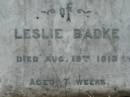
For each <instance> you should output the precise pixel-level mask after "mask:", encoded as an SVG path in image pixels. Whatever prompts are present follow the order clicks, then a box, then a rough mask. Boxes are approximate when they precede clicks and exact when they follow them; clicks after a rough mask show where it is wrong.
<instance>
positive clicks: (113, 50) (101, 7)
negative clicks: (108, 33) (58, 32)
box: [0, 0, 130, 97]
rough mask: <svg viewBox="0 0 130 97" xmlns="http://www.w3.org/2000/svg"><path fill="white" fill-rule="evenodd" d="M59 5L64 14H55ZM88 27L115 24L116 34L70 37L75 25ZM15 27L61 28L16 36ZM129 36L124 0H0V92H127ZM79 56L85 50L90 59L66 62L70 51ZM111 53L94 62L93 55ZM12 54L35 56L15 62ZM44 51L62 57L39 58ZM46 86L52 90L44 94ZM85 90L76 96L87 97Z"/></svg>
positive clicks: (128, 1)
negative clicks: (27, 36) (54, 59)
mask: <svg viewBox="0 0 130 97" xmlns="http://www.w3.org/2000/svg"><path fill="white" fill-rule="evenodd" d="M69 4H70V5H69ZM71 4H72V5H71ZM67 6H70V7H71V8H72V9H71V10H69V9H68V7H67ZM61 8H62V9H61ZM60 10H62V11H63V10H64V11H65V14H61V13H60ZM47 11H49V12H48V13H47ZM68 11H69V13H68ZM87 11H88V13H87ZM89 11H90V12H89ZM63 15H64V16H63ZM68 15H70V17H69V16H68ZM88 28H90V29H91V33H93V29H101V30H102V29H103V28H108V29H118V30H119V31H118V36H119V39H112V38H111V37H109V38H108V39H74V38H73V29H81V31H82V32H83V33H85V32H87V31H86V30H87V29H88ZM15 29H17V30H18V34H19V35H23V29H30V30H33V29H39V30H40V33H41V32H42V29H44V30H45V32H46V33H50V32H52V31H53V33H54V31H55V29H62V30H63V31H62V34H63V38H62V39H55V38H50V39H42V38H40V39H34V38H32V37H31V39H24V38H23V39H16V37H15V36H16V33H15ZM30 33H31V34H32V31H30ZM129 38H130V0H0V44H1V45H0V90H1V93H0V95H6V96H3V97H36V95H37V97H46V96H48V95H49V97H52V96H53V95H52V96H51V94H53V92H54V94H55V95H59V94H60V95H61V94H67V93H66V92H65V91H69V94H71V92H70V91H71V89H72V91H77V92H76V93H74V95H75V94H77V95H78V92H79V91H81V92H83V91H89V90H90V91H91V90H92V91H97V92H100V91H101V92H103V93H104V92H106V91H111V92H113V91H118V92H116V93H117V94H118V93H119V92H120V91H122V90H123V91H124V90H126V91H128V90H129V89H130V43H129V41H130V39H129ZM83 55H88V56H89V57H90V59H89V60H88V61H87V62H84V61H82V62H72V60H71V59H72V56H83ZM115 55H116V56H118V60H117V61H116V62H112V61H110V62H97V56H99V57H101V56H106V57H107V58H108V57H110V58H111V57H112V56H115ZM17 56H31V57H33V56H37V57H38V60H39V61H38V62H17ZM47 56H56V57H58V56H63V57H65V61H64V62H45V61H44V60H45V59H46V57H47ZM108 60H109V59H108ZM108 60H107V61H108ZM65 79H69V83H67V84H66V83H65ZM36 80H37V81H36ZM46 80H51V81H52V83H51V84H50V82H49V81H46ZM78 80H85V81H87V82H86V84H87V85H86V84H82V85H78V84H77V81H78ZM101 80H102V81H101ZM31 81H32V82H31ZM97 81H98V82H97ZM30 83H32V84H33V85H32V84H30ZM95 83H97V84H96V85H95ZM52 84H53V85H52ZM19 87H20V89H17V88H19ZM26 88H27V91H26ZM31 89H32V90H31ZM44 89H45V90H44ZM53 89H54V90H53ZM57 89H58V90H57ZM49 90H50V92H51V91H53V92H51V93H50V94H49V93H48V92H47V91H49ZM62 90H63V91H64V90H65V91H64V92H65V93H64V92H63V93H62ZM33 91H35V93H36V94H35V93H34V92H33ZM41 91H42V92H41ZM57 91H61V93H60V92H59V93H57ZM5 92H7V93H5ZM10 92H11V93H12V94H11V93H10ZM44 92H45V93H44ZM4 93H5V94H4ZM15 93H16V95H15ZM17 93H19V94H21V95H22V96H20V95H19V94H17ZM33 93H34V94H33ZM84 93H85V92H84ZM108 93H109V92H108ZM114 93H115V92H114ZM116 93H115V94H113V95H117V94H116ZM120 93H122V92H120ZM120 93H119V94H120ZM72 94H73V93H72ZM88 94H89V93H87V94H83V95H82V97H86V95H87V96H88V97H90V95H88ZM126 94H127V93H126ZM84 95H85V96H84ZM99 95H100V93H99ZM91 96H92V95H91ZM107 96H109V95H107ZM110 96H111V95H110ZM110 96H109V97H110ZM123 96H124V95H123ZM125 96H126V95H125ZM1 97H2V96H1ZM55 97H56V96H55ZM72 97H78V96H73V95H72ZM79 97H81V96H79ZM104 97H105V96H104ZM113 97H115V96H113ZM116 97H117V96H116Z"/></svg>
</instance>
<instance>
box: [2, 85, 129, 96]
mask: <svg viewBox="0 0 130 97" xmlns="http://www.w3.org/2000/svg"><path fill="white" fill-rule="evenodd" d="M0 97H130V91H129V90H127V91H126V90H125V91H124V90H116V91H106V92H102V91H100V92H96V91H84V92H83V91H81V90H80V92H78V91H77V92H74V91H73V90H71V89H65V90H63V89H62V90H60V89H59V88H57V89H45V88H42V89H33V88H21V87H17V88H16V87H15V88H14V87H12V86H9V87H8V86H7V87H3V88H2V91H1V92H0Z"/></svg>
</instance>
